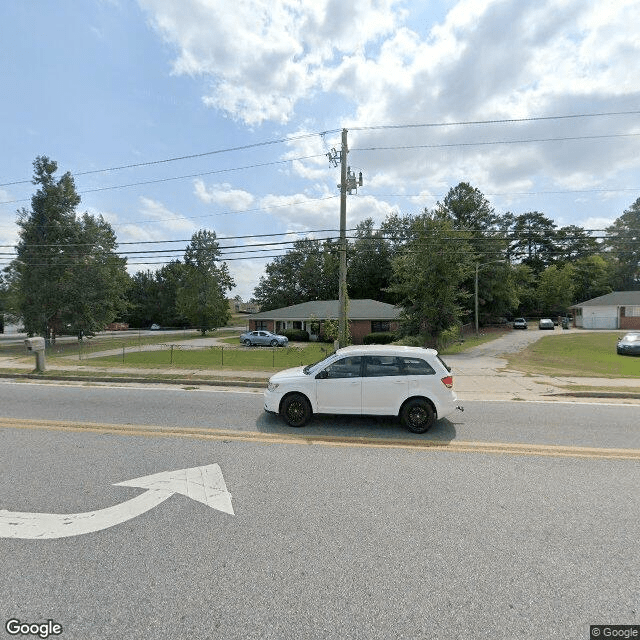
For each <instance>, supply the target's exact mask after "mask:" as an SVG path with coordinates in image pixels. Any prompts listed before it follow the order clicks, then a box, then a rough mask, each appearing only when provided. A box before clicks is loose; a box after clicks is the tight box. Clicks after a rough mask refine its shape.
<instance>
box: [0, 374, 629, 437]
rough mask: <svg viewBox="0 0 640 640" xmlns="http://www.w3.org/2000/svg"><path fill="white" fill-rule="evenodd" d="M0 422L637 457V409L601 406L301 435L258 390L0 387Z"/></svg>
mask: <svg viewBox="0 0 640 640" xmlns="http://www.w3.org/2000/svg"><path fill="white" fill-rule="evenodd" d="M0 397H1V398H2V405H1V408H0V418H3V417H4V418H23V419H24V418H31V419H34V420H53V421H64V420H71V421H78V422H91V423H106V424H111V423H113V424H124V425H126V424H130V425H134V424H140V425H151V426H153V425H156V426H159V427H173V428H177V429H180V428H216V429H233V430H240V431H251V432H260V433H282V434H293V435H299V434H300V435H304V436H315V435H325V436H327V435H328V436H332V435H335V436H347V437H349V436H356V437H366V438H403V439H409V440H412V441H418V442H419V441H421V440H442V441H454V440H465V441H466V440H474V441H475V440H480V441H489V442H492V441H497V442H510V443H513V442H522V443H537V444H562V445H577V446H592V447H628V448H637V449H640V420H638V406H637V405H635V406H634V405H629V406H625V405H619V404H618V405H608V404H606V403H597V404H596V403H589V402H586V403H575V402H571V403H561V402H558V401H553V402H548V403H545V402H539V403H529V402H527V403H517V402H470V401H467V402H464V403H462V404H463V405H464V407H465V411H464V412H463V413H460V412H456V413H455V414H454V415H452V416H450V417H449V418H448V419H444V420H440V421H439V422H438V423H437V424H436V425H435V426H434V427H433V428H432V429H431V430H429V432H427V433H426V434H422V435H416V434H410V433H408V432H407V431H405V430H404V429H403V428H402V426H401V425H400V424H399V422H398V420H397V419H394V418H384V417H381V418H378V417H362V418H351V417H347V416H315V417H314V418H313V420H312V422H311V423H310V424H309V425H308V426H307V427H305V428H304V429H301V430H296V429H291V428H289V427H287V426H286V425H285V424H284V423H283V422H282V420H280V419H279V418H278V417H277V416H273V415H271V414H267V413H265V412H264V410H263V400H262V392H261V391H257V390H234V391H215V390H212V389H210V388H207V387H201V388H191V389H189V388H187V389H180V388H176V387H166V386H156V387H154V386H150V385H146V384H145V385H140V386H135V385H128V386H124V387H122V386H121V387H116V386H114V387H109V386H92V385H89V386H76V385H68V384H55V383H46V384H37V383H11V382H4V381H0Z"/></svg>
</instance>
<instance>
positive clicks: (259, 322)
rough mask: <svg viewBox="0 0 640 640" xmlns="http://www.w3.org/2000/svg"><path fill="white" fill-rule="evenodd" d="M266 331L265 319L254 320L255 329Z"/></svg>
mask: <svg viewBox="0 0 640 640" xmlns="http://www.w3.org/2000/svg"><path fill="white" fill-rule="evenodd" d="M260 330H262V331H266V330H267V321H266V320H256V331H260Z"/></svg>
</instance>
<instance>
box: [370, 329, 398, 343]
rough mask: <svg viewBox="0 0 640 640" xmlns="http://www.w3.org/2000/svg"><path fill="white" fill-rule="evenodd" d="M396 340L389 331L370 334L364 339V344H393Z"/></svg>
mask: <svg viewBox="0 0 640 640" xmlns="http://www.w3.org/2000/svg"><path fill="white" fill-rule="evenodd" d="M395 339H396V336H395V334H393V333H389V332H388V331H384V332H378V333H370V334H368V335H366V336H365V337H364V338H362V344H391V343H392V342H393V341H394V340H395Z"/></svg>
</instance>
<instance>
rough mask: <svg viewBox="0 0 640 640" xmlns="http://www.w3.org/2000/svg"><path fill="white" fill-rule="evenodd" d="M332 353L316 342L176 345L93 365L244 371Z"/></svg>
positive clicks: (311, 360)
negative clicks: (272, 345) (250, 345)
mask: <svg viewBox="0 0 640 640" xmlns="http://www.w3.org/2000/svg"><path fill="white" fill-rule="evenodd" d="M330 353H333V347H332V346H330V345H325V344H319V343H312V344H308V345H305V346H291V347H287V348H284V349H283V348H275V349H272V348H270V347H254V348H252V349H244V348H225V347H222V346H215V347H205V348H198V349H185V348H179V347H177V346H174V347H173V348H171V347H168V348H166V349H162V350H159V351H126V350H125V352H124V354H122V353H121V354H118V355H117V356H115V355H114V356H106V357H100V358H91V364H92V365H93V364H97V365H100V364H103V365H105V366H117V365H124V366H127V367H141V368H152V369H157V368H165V367H176V368H184V369H220V368H229V369H237V370H241V371H244V370H246V371H251V370H267V369H286V368H288V367H297V366H300V365H307V364H312V363H314V362H318V361H319V360H322V359H323V358H325V357H326V356H327V355H329V354H330Z"/></svg>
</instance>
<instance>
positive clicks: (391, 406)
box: [264, 345, 462, 433]
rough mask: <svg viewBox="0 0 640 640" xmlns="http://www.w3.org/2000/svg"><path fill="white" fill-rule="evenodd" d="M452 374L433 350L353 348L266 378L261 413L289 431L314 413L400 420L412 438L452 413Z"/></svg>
mask: <svg viewBox="0 0 640 640" xmlns="http://www.w3.org/2000/svg"><path fill="white" fill-rule="evenodd" d="M457 400H458V399H457V396H456V394H455V393H454V391H453V376H452V375H451V369H450V368H449V367H448V366H447V365H446V364H445V363H444V361H443V360H442V359H441V358H440V357H439V356H438V352H437V351H434V350H433V349H423V348H421V347H399V346H393V345H384V346H373V345H372V346H353V347H345V348H344V349H338V351H336V352H335V353H334V354H332V355H330V356H329V357H328V358H325V359H324V360H322V361H321V362H318V363H316V364H312V365H309V366H307V367H296V368H293V369H287V370H285V371H280V372H279V373H276V374H275V375H273V376H271V378H270V379H269V384H268V386H267V388H266V390H265V392H264V408H265V410H266V411H269V412H271V413H279V414H280V415H281V416H282V417H283V418H284V420H285V421H286V422H287V424H289V425H290V426H292V427H302V426H304V425H305V424H306V423H307V422H308V420H309V418H311V416H312V415H313V414H314V413H330V414H338V413H339V414H349V415H356V416H359V415H392V416H399V417H400V419H401V421H402V423H403V424H404V425H405V426H406V427H407V429H409V431H413V432H414V433H424V432H425V431H427V430H428V429H429V428H430V427H431V425H433V423H434V422H435V421H436V420H438V419H440V418H444V417H445V416H447V415H449V414H451V413H453V412H454V411H455V410H456V409H460V410H462V408H461V407H459V406H457Z"/></svg>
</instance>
